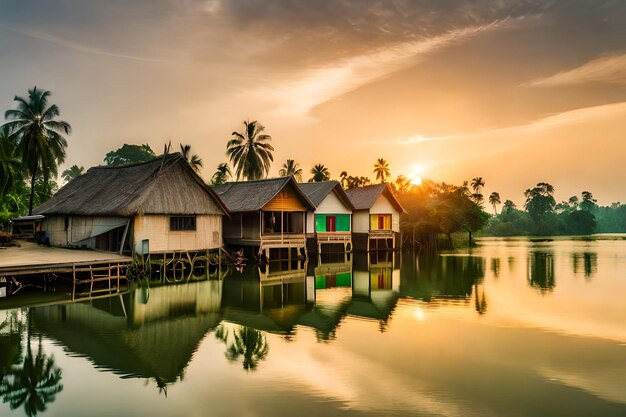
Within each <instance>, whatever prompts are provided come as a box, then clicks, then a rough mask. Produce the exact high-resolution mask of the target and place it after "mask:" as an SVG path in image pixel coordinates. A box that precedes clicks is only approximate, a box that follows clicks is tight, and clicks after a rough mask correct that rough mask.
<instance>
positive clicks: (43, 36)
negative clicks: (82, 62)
mask: <svg viewBox="0 0 626 417" xmlns="http://www.w3.org/2000/svg"><path fill="white" fill-rule="evenodd" d="M0 28H1V29H4V30H8V31H10V32H13V33H17V34H19V35H22V36H27V37H29V38H32V39H37V40H41V41H45V42H50V43H53V44H55V45H59V46H62V47H64V48H67V49H72V50H75V51H79V52H85V53H89V54H95V55H103V56H109V57H114V58H122V59H130V60H133V61H141V62H153V63H155V62H168V61H166V60H163V59H157V58H149V57H142V56H136V55H126V54H120V53H116V52H111V51H106V50H103V49H98V48H94V47H91V46H87V45H83V44H81V43H78V42H74V41H71V40H67V39H63V38H60V37H58V36H54V35H51V34H49V33H45V32H39V31H33V30H23V29H16V28H13V27H10V26H6V25H3V24H0Z"/></svg>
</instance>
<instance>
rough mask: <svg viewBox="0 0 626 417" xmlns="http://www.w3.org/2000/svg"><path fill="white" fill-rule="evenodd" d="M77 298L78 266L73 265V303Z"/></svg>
mask: <svg viewBox="0 0 626 417" xmlns="http://www.w3.org/2000/svg"><path fill="white" fill-rule="evenodd" d="M75 298H76V265H75V264H72V301H74V299H75Z"/></svg>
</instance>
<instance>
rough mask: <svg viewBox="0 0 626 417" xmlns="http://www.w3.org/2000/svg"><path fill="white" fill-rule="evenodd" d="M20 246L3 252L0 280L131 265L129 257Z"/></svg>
mask: <svg viewBox="0 0 626 417" xmlns="http://www.w3.org/2000/svg"><path fill="white" fill-rule="evenodd" d="M20 245H21V247H8V248H3V249H0V276H6V275H12V276H14V275H32V274H38V273H49V272H72V269H73V268H74V267H77V266H82V267H85V266H86V267H88V266H89V265H92V266H93V265H96V264H104V263H111V264H113V263H120V264H124V265H126V264H128V263H130V262H131V261H132V258H131V257H129V256H121V255H118V254H116V253H111V252H99V251H94V250H80V249H64V248H55V247H45V246H39V245H37V244H36V243H32V242H20Z"/></svg>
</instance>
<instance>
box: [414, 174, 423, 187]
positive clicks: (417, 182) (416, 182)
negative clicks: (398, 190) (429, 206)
mask: <svg viewBox="0 0 626 417" xmlns="http://www.w3.org/2000/svg"><path fill="white" fill-rule="evenodd" d="M411 184H413V185H422V178H421V177H420V176H418V175H413V176H412V177H411Z"/></svg>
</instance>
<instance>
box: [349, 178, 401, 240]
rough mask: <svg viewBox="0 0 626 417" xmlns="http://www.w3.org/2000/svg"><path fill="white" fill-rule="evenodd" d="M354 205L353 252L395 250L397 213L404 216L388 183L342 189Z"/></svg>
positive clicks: (397, 229) (397, 233) (398, 235)
mask: <svg viewBox="0 0 626 417" xmlns="http://www.w3.org/2000/svg"><path fill="white" fill-rule="evenodd" d="M346 195H347V196H348V198H349V199H350V202H351V203H352V205H353V206H354V212H353V213H352V241H353V243H354V248H355V249H356V250H366V251H368V252H369V251H372V250H388V249H394V250H395V249H398V248H399V247H400V246H401V244H402V240H401V239H400V213H406V211H405V210H404V209H403V208H402V206H401V205H400V203H399V202H398V200H397V199H396V198H395V197H394V195H393V192H392V191H391V188H390V187H389V185H388V184H385V183H382V184H376V185H368V186H365V187H360V188H354V189H351V190H346Z"/></svg>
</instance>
